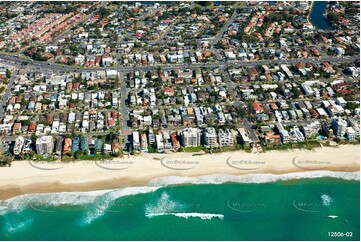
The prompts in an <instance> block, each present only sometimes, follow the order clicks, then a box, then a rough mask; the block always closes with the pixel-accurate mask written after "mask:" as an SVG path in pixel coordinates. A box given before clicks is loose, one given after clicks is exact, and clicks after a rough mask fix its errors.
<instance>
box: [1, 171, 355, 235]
mask: <svg viewBox="0 0 361 242" xmlns="http://www.w3.org/2000/svg"><path fill="white" fill-rule="evenodd" d="M305 174H306V175H305ZM359 228H360V182H359V173H341V172H328V173H324V174H323V173H317V172H310V173H303V174H302V175H300V173H294V174H292V173H291V174H288V175H269V174H264V175H243V176H226V175H210V176H203V177H196V178H184V177H165V178H160V179H157V180H154V181H152V182H150V183H149V184H148V185H147V186H143V187H126V188H119V189H112V190H104V191H92V192H64V193H43V194H25V195H21V196H17V197H13V198H10V199H8V200H4V201H0V240H1V241H3V240H357V241H358V240H359V238H360V229H359ZM329 232H342V233H343V235H342V236H341V234H340V233H339V234H338V236H336V237H335V236H333V237H331V236H330V233H329ZM334 235H335V234H334Z"/></svg>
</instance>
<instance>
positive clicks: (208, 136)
mask: <svg viewBox="0 0 361 242" xmlns="http://www.w3.org/2000/svg"><path fill="white" fill-rule="evenodd" d="M203 142H204V145H205V146H208V147H216V146H218V142H217V132H216V129H215V128H213V127H209V128H206V129H204V133H203Z"/></svg>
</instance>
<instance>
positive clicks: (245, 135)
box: [238, 128, 251, 145]
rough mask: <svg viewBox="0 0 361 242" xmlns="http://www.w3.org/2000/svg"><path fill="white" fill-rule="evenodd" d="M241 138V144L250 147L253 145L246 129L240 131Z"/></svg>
mask: <svg viewBox="0 0 361 242" xmlns="http://www.w3.org/2000/svg"><path fill="white" fill-rule="evenodd" d="M238 133H239V136H240V137H241V142H242V144H244V145H249V144H250V143H251V140H250V139H249V137H248V133H247V132H246V130H245V129H244V128H239V129H238Z"/></svg>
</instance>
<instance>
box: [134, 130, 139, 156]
mask: <svg viewBox="0 0 361 242" xmlns="http://www.w3.org/2000/svg"><path fill="white" fill-rule="evenodd" d="M133 151H136V152H139V151H140V142H139V132H138V131H134V132H133Z"/></svg>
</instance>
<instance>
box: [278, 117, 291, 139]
mask: <svg viewBox="0 0 361 242" xmlns="http://www.w3.org/2000/svg"><path fill="white" fill-rule="evenodd" d="M276 128H277V130H278V133H279V134H280V135H281V139H282V143H285V142H288V141H290V135H289V134H288V131H287V130H285V129H284V128H283V125H282V123H280V122H277V123H276Z"/></svg>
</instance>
